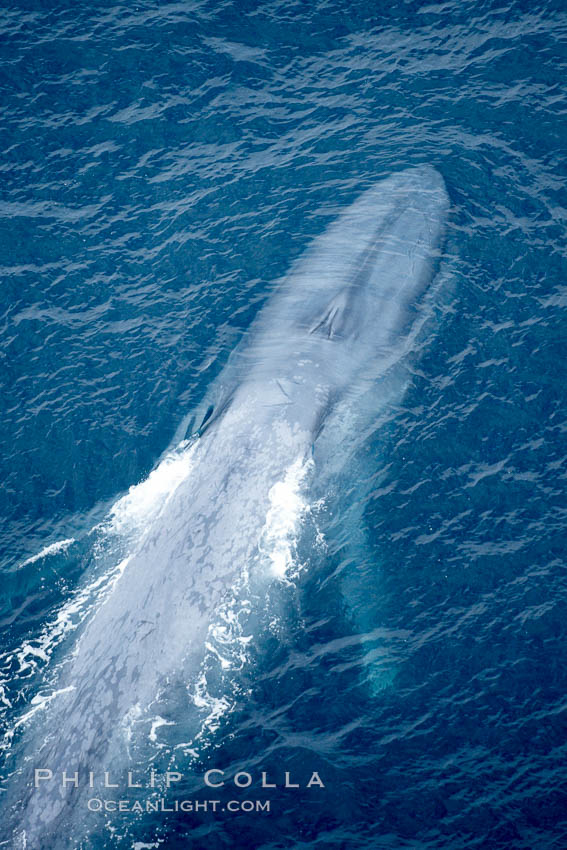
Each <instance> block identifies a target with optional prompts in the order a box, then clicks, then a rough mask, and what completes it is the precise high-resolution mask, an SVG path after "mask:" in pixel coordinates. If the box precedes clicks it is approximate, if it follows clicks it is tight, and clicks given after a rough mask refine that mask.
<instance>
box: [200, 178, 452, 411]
mask: <svg viewBox="0 0 567 850" xmlns="http://www.w3.org/2000/svg"><path fill="white" fill-rule="evenodd" d="M448 210H449V199H448V196H447V192H446V189H445V184H444V181H443V178H442V177H441V175H440V174H439V173H438V172H437V171H436V170H435V169H434V168H431V167H429V166H419V167H417V168H411V169H407V170H406V171H402V172H399V173H397V174H394V175H392V176H390V177H388V178H387V179H385V180H382V181H380V182H379V183H376V184H375V185H374V186H372V187H371V188H370V189H368V190H367V191H366V192H364V193H363V194H362V195H361V196H360V197H359V198H358V199H357V200H356V201H355V202H354V203H353V204H352V205H351V206H350V207H348V208H347V209H346V210H344V211H343V212H342V213H341V214H340V215H338V217H336V218H335V219H334V221H333V222H332V224H330V225H329V227H328V228H327V229H326V230H325V232H324V233H323V234H322V235H320V236H318V237H317V238H316V239H315V241H314V242H313V243H312V244H311V246H310V247H309V248H308V249H307V250H306V252H305V253H304V254H303V255H302V256H301V257H300V259H299V260H298V261H297V262H296V263H295V264H294V266H293V267H292V268H291V271H290V273H289V274H288V275H287V276H286V278H285V279H284V280H283V281H282V282H281V283H280V284H279V285H278V287H277V289H276V291H275V293H274V294H273V296H272V297H271V298H270V299H269V300H268V302H267V304H266V305H265V307H264V308H263V309H262V310H261V312H260V314H259V315H258V317H257V318H256V320H255V322H254V323H253V325H252V327H251V328H250V332H249V333H248V334H247V335H246V338H245V340H243V344H241V346H239V348H238V349H237V351H236V352H235V355H234V356H233V358H232V364H233V367H234V371H233V376H234V375H236V378H235V381H234V385H235V386H238V387H239V388H242V387H243V385H245V386H247V388H248V390H250V388H251V384H254V385H255V386H256V388H258V387H261V390H260V391H259V392H261V394H262V395H263V397H264V398H265V400H266V406H271V405H286V404H293V405H294V407H295V408H296V409H298V410H299V409H301V410H308V409H310V408H314V407H320V408H321V407H325V405H328V404H329V403H332V401H333V400H334V399H336V398H337V397H338V396H340V394H341V392H344V391H345V388H347V387H351V386H352V385H353V383H355V382H356V380H357V378H358V377H359V376H360V375H361V374H364V375H366V376H367V377H368V376H369V375H370V376H371V377H376V376H378V375H381V374H384V372H385V371H386V370H387V368H388V364H391V363H392V362H395V361H396V360H399V359H400V358H401V357H402V356H403V354H404V352H405V351H406V350H407V341H408V339H409V338H410V337H411V331H412V328H413V327H414V326H415V324H416V320H417V319H418V317H419V316H420V306H421V304H422V302H423V299H424V295H425V293H426V291H427V290H428V288H429V285H430V283H431V280H432V278H433V276H434V274H435V272H436V269H437V265H438V263H439V256H440V250H441V242H442V237H443V231H444V226H445V221H446V218H447V213H448ZM333 212H336V210H333ZM239 395H241V396H242V393H240V391H239ZM215 406H216V405H215ZM217 409H220V408H218V407H217ZM317 416H318V417H319V418H320V414H317Z"/></svg>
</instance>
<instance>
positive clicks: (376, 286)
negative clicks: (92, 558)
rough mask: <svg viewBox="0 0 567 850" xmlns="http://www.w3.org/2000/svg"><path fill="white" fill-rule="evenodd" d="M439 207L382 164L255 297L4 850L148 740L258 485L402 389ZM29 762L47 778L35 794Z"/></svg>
mask: <svg viewBox="0 0 567 850" xmlns="http://www.w3.org/2000/svg"><path fill="white" fill-rule="evenodd" d="M448 210H449V200H448V196H447V192H446V189H445V186H444V182H443V179H442V177H441V176H440V174H439V173H438V172H437V171H436V170H435V169H433V168H431V167H427V166H420V167H417V168H411V169H407V170H405V171H402V172H400V173H397V174H393V175H392V176H390V177H388V178H387V179H385V180H382V181H381V182H378V183H376V184H375V185H374V186H372V187H371V188H369V189H368V190H367V191H365V192H364V193H363V194H362V195H361V196H360V197H359V198H358V199H357V200H356V201H355V202H354V203H353V204H352V206H350V207H348V208H347V209H346V210H344V211H343V212H342V214H340V215H339V216H338V217H337V218H336V220H335V221H334V222H333V223H332V224H331V225H330V226H329V227H328V229H327V230H326V231H325V232H324V233H323V234H322V235H321V236H319V237H318V238H316V239H315V241H314V243H313V244H312V246H311V247H310V248H309V249H308V250H307V251H306V253H305V254H304V255H303V256H302V257H301V258H300V259H299V260H298V261H297V262H296V263H295V265H294V266H293V267H292V269H291V271H290V273H289V274H288V275H287V276H286V278H285V279H284V280H283V281H282V282H281V283H280V284H279V286H278V287H277V288H276V290H275V292H274V294H273V295H272V296H271V297H270V298H269V299H268V301H267V303H266V305H265V306H264V308H263V309H262V310H261V311H260V313H259V315H258V316H257V318H256V319H255V321H254V322H253V324H252V326H251V328H250V330H249V332H248V333H247V335H246V339H245V340H244V341H243V343H242V344H241V345H239V346H238V348H237V349H236V350H235V352H234V353H233V355H231V357H230V359H229V362H228V364H227V366H226V368H225V370H224V371H223V372H222V373H221V375H220V376H219V378H218V379H217V380H216V381H215V383H214V385H213V386H212V387H211V390H210V392H209V394H208V396H207V398H206V399H205V401H204V402H203V405H202V408H201V409H200V411H198V412H197V415H196V416H195V417H194V420H193V424H192V425H191V426H190V430H191V431H192V434H193V436H192V439H191V440H190V441H189V444H188V445H187V447H186V448H185V449H184V451H185V452H186V458H187V474H186V475H185V476H184V477H181V480H178V481H177V482H176V487H175V489H174V490H172V492H171V493H169V494H168V497H167V499H166V500H165V502H164V504H163V507H162V509H161V510H160V512H159V513H158V514H157V515H156V516H155V517H154V519H153V521H152V523H151V524H150V526H149V527H148V528H147V530H146V533H145V534H144V535H143V537H142V539H140V540H138V541H137V545H136V547H135V549H133V550H132V551H131V552H130V553H129V555H128V558H127V559H126V560H125V561H124V563H123V564H122V567H121V572H120V575H119V577H118V578H117V580H116V581H115V583H114V585H113V587H112V589H111V590H110V592H109V593H108V594H107V595H106V598H105V599H104V601H103V602H102V603H101V604H100V605H99V606H98V608H97V609H96V610H94V611H93V613H92V615H91V617H90V619H89V620H88V622H86V624H85V626H84V627H83V628H82V632H81V634H80V638H79V640H78V641H77V643H76V646H75V647H74V650H73V652H72V653H70V654H69V657H68V658H66V660H65V664H64V665H62V667H61V673H60V677H59V681H58V683H57V691H56V693H55V694H54V695H53V698H52V699H50V701H49V704H48V705H47V706H46V708H45V709H44V710H43V711H42V712H40V713H39V714H38V715H37V716H36V717H35V718H34V720H33V722H32V723H30V724H29V727H28V728H25V729H24V732H23V735H22V758H21V759H20V762H21V764H20V767H19V769H18V770H17V771H16V772H15V774H14V779H13V788H11V789H10V790H9V792H8V793H7V795H6V798H5V801H4V804H3V806H4V816H3V822H4V824H5V825H8V829H9V833H4V835H3V838H5V840H6V841H7V846H10V847H25V848H27V850H59V848H63V847H65V848H67V847H69V846H73V845H72V844H71V843H70V842H71V841H75V842H76V846H79V845H80V841H81V840H82V839H83V838H84V837H85V836H88V834H89V830H90V829H91V826H90V822H89V821H88V812H87V809H86V805H85V801H86V799H87V796H88V794H89V792H90V794H91V796H92V793H93V792H92V789H90V788H89V782H88V777H89V774H90V772H93V773H94V774H96V776H97V777H98V776H100V775H102V774H103V772H104V771H105V770H109V769H110V768H112V769H116V768H117V767H120V769H125V770H128V769H130V764H131V761H130V759H131V741H130V740H129V738H128V735H127V734H126V731H125V730H127V729H128V728H130V727H129V725H128V724H129V722H130V721H131V720H132V718H135V719H136V721H137V723H138V726H139V728H143V725H144V723H146V725H147V729H148V730H150V729H151V732H152V734H153V733H154V731H155V723H154V725H152V724H151V719H152V717H153V716H154V715H152V713H151V711H150V706H151V705H152V703H153V702H155V700H156V695H157V694H158V693H159V692H160V690H163V689H167V687H168V683H169V682H171V681H173V680H174V679H175V677H181V678H184V677H186V676H190V675H192V674H194V672H195V671H197V670H198V669H199V665H200V664H201V661H202V659H203V654H204V647H205V643H206V639H207V631H208V628H209V625H210V622H211V618H212V616H213V614H214V612H215V610H216V609H217V608H218V606H219V605H220V604H221V603H222V600H223V598H224V597H225V595H226V593H227V591H228V590H229V589H230V588H231V587H232V586H233V585H234V584H235V582H237V581H238V579H239V576H241V575H242V572H243V570H244V569H245V568H246V566H247V565H249V564H250V563H252V562H253V561H254V559H255V558H257V557H258V549H259V546H260V543H261V540H262V538H263V535H264V537H265V533H266V532H265V529H266V523H267V517H268V516H269V513H270V511H271V510H273V507H274V492H275V490H274V488H277V486H278V485H279V483H281V482H282V481H285V480H286V476H289V474H290V470H292V471H293V470H296V471H297V470H298V469H299V470H302V473H301V474H302V475H303V474H304V473H305V475H306V476H307V477H308V478H310V480H316V479H317V477H318V476H319V475H320V476H321V477H320V481H319V490H320V491H321V490H323V491H324V485H323V484H321V481H323V480H325V475H327V476H329V475H332V470H333V469H335V468H338V467H339V466H340V465H341V463H342V464H343V466H344V463H345V458H348V443H349V428H352V427H359V426H360V419H359V418H358V419H357V417H360V416H361V415H362V414H361V410H362V409H364V416H366V417H370V418H372V416H374V417H376V416H377V415H378V414H379V412H380V406H381V405H384V404H385V403H387V402H388V401H389V400H391V398H392V397H395V395H396V393H397V394H398V396H399V395H401V393H402V392H403V388H404V386H405V383H406V382H407V377H399V376H400V375H402V374H403V369H400V367H401V366H402V365H403V364H404V362H406V361H407V360H408V358H409V356H410V355H411V353H412V350H413V348H414V347H415V339H416V334H417V333H418V332H419V327H420V324H422V322H423V310H422V307H421V305H422V304H423V302H424V299H425V298H426V296H427V292H428V290H429V289H430V286H431V283H432V280H433V278H434V276H435V275H436V272H437V269H438V266H439V261H440V256H441V247H442V240H443V233H444V227H445V222H446V218H447V215H448ZM392 376H394V377H392ZM325 470H326V471H325ZM329 470H331V472H329ZM283 568H284V569H285V559H284V563H283ZM352 581H353V582H355V581H356V576H354V577H353V578H352ZM154 714H155V712H154ZM154 719H155V718H154ZM35 768H41V769H42V770H45V771H48V772H50V773H51V774H52V776H53V778H54V779H53V781H45V782H41V784H40V787H38V788H34V787H33V780H34V769H35ZM63 771H65V773H66V775H67V777H68V778H69V777H70V778H71V779H70V781H68V782H66V783H64V784H63V783H62V782H61V775H62V773H63ZM75 774H76V776H75ZM43 775H44V776H47V774H43ZM75 779H77V780H78V781H75ZM97 823H98V822H97ZM5 828H6V826H5V827H4V829H5ZM97 828H98V829H100V828H101V827H100V826H98V827H97Z"/></svg>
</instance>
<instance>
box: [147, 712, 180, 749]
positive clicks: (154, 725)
mask: <svg viewBox="0 0 567 850" xmlns="http://www.w3.org/2000/svg"><path fill="white" fill-rule="evenodd" d="M160 726H175V723H174V722H173V720H164V718H163V717H160V716H159V714H158V715H157V717H155V718H154V720H152V728H151V729H150V735H149V738H150V741H153V742H155V741H157V735H156V729H159V727H160Z"/></svg>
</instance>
